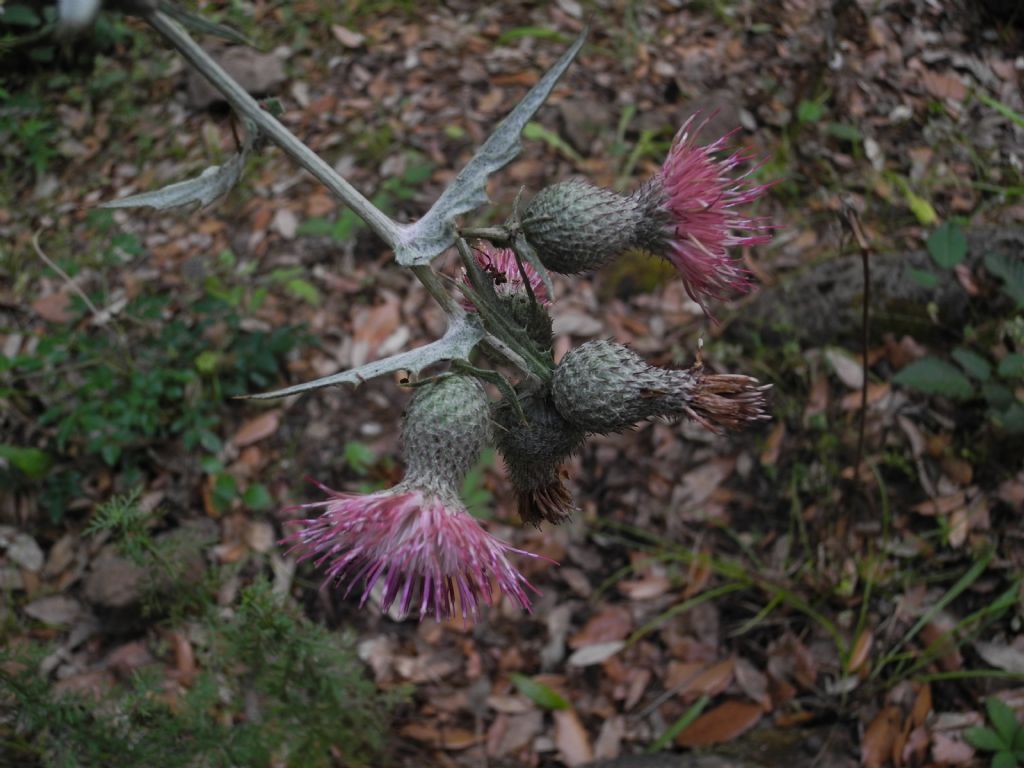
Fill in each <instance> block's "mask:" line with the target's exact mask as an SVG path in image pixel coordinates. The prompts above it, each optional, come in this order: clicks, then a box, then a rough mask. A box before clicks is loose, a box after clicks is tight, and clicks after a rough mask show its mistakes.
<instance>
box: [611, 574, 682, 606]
mask: <svg viewBox="0 0 1024 768" xmlns="http://www.w3.org/2000/svg"><path fill="white" fill-rule="evenodd" d="M670 586H672V582H671V581H669V579H668V577H666V576H663V575H661V574H650V575H649V576H645V577H644V578H642V579H633V580H627V581H620V582H619V583H618V590H619V592H621V593H622V594H624V595H625V596H626V597H628V598H629V599H630V600H650V599H652V598H655V597H661V596H662V595H663V594H665V593H666V592H668V588H669V587H670Z"/></svg>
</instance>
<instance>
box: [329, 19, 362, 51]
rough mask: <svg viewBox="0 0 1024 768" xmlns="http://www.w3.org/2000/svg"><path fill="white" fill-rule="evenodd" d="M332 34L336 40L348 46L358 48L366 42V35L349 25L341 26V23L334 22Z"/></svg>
mask: <svg viewBox="0 0 1024 768" xmlns="http://www.w3.org/2000/svg"><path fill="white" fill-rule="evenodd" d="M331 34H332V35H333V36H334V39H335V40H337V41H338V42H339V43H341V44H342V45H344V46H345V47H346V48H358V47H359V46H361V45H362V44H363V43H365V42H366V35H361V34H359V33H358V32H353V31H352V30H351V29H349V28H348V27H343V26H341V24H332V25H331Z"/></svg>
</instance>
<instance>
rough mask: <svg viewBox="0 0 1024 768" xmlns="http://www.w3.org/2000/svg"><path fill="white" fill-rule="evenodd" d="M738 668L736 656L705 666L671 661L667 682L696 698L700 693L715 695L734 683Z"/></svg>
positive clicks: (679, 692) (679, 691) (683, 694)
mask: <svg viewBox="0 0 1024 768" xmlns="http://www.w3.org/2000/svg"><path fill="white" fill-rule="evenodd" d="M735 670H736V657H735V656H730V657H729V658H727V659H723V660H722V661H719V662H718V663H717V664H712V665H711V666H710V667H703V668H702V665H701V664H679V663H678V662H671V663H670V664H669V666H668V675H667V678H666V681H665V684H666V686H667V687H668V688H670V689H673V690H676V693H677V694H678V695H680V696H684V697H687V698H696V697H697V696H700V695H705V694H706V695H708V696H715V695H717V694H719V693H721V692H722V691H724V690H725V689H726V688H728V687H729V685H730V684H731V683H732V680H733V675H734V672H735Z"/></svg>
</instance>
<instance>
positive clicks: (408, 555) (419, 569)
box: [285, 481, 538, 621]
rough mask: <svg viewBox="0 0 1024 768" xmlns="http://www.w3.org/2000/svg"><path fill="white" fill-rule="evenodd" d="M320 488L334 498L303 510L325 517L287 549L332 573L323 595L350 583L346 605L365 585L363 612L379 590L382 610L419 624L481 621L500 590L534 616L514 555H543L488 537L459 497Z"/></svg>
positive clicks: (406, 486)
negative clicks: (394, 609)
mask: <svg viewBox="0 0 1024 768" xmlns="http://www.w3.org/2000/svg"><path fill="white" fill-rule="evenodd" d="M317 485H318V486H319V487H320V488H321V489H322V490H323V491H324V492H325V493H327V494H329V496H330V498H328V499H326V500H324V501H318V502H313V503H311V504H303V505H300V506H299V507H298V508H299V509H310V508H323V509H324V510H325V511H324V513H323V514H322V515H320V516H319V517H316V518H312V519H308V520H303V521H301V522H302V524H303V527H302V528H301V529H299V530H298V531H296V532H294V533H292V534H291V535H289V536H288V537H287V538H286V539H285V542H287V543H290V544H292V549H291V550H290V551H297V552H298V553H299V562H302V561H304V560H312V561H313V562H314V563H315V564H316V565H317V566H326V573H327V579H326V581H325V582H324V586H325V587H326V586H327V585H328V584H330V583H331V582H334V583H336V584H338V585H341V584H343V583H344V582H346V581H347V582H348V588H347V589H346V591H345V596H346V597H347V596H348V594H349V593H350V592H351V591H352V588H353V587H354V586H355V585H356V583H358V582H362V583H363V596H362V599H361V600H360V603H359V604H360V606H362V605H363V604H364V603H365V602H366V600H367V599H368V597H369V596H370V593H371V591H372V590H373V588H374V587H375V586H376V584H377V583H378V582H380V583H382V584H383V594H382V595H381V608H382V610H384V611H387V610H389V609H390V608H391V606H392V605H397V606H398V609H399V610H400V611H401V612H402V613H403V614H408V613H409V612H410V611H417V612H418V613H419V617H420V620H421V621H422V620H423V618H424V617H425V616H428V615H432V616H433V617H434V618H435V619H437V620H438V621H440V620H441V619H443V618H447V617H450V616H455V615H461V616H462V618H463V620H465V619H468V618H472V619H473V620H474V621H475V620H476V619H477V618H478V615H479V605H480V603H481V602H482V603H484V604H485V605H493V604H494V602H493V598H494V591H493V590H494V585H495V584H496V585H497V587H498V589H499V590H500V592H503V593H504V594H506V595H508V596H509V597H510V598H511V599H512V600H513V601H514V602H515V603H517V604H518V605H519V606H520V607H522V608H523V609H525V610H527V611H529V610H530V599H529V597H528V596H527V593H526V589H530V590H533V591H534V592H536V591H537V590H536V589H535V588H534V587H533V585H531V584H530V583H529V582H528V581H527V580H526V578H525V577H524V576H523V575H522V574H521V573H520V572H519V571H518V570H516V568H514V567H513V566H512V564H511V563H510V562H509V560H508V553H510V552H514V553H516V554H520V555H526V556H528V557H538V555H534V554H533V553H530V552H526V551H524V550H521V549H516V548H514V547H512V546H511V545H509V544H507V543H506V542H504V541H502V540H500V539H498V538H496V537H495V536H492V535H491V534H489V533H487V532H486V531H485V530H484V529H483V528H482V527H481V526H480V524H479V523H478V522H477V521H476V520H475V519H474V518H473V517H472V516H471V515H470V514H469V513H468V512H467V511H466V509H465V507H464V506H463V505H462V503H461V502H460V501H459V500H458V498H457V497H456V496H454V494H448V493H445V492H444V491H439V490H437V489H429V488H421V487H417V485H416V484H415V483H412V482H409V481H406V482H403V483H400V484H399V485H397V486H395V487H394V488H391V489H389V490H386V491H379V492H377V493H372V494H369V495H361V494H354V493H341V492H338V491H334V490H331V489H330V488H327V487H326V486H323V485H321V484H319V483H317Z"/></svg>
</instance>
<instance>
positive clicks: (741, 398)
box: [551, 340, 769, 433]
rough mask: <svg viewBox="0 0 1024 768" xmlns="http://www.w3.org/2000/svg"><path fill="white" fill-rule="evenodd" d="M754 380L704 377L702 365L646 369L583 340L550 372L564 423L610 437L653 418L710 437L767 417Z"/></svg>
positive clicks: (607, 345)
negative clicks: (685, 423) (693, 425)
mask: <svg viewBox="0 0 1024 768" xmlns="http://www.w3.org/2000/svg"><path fill="white" fill-rule="evenodd" d="M767 389H768V387H767V386H761V385H760V383H759V382H758V381H757V379H755V378H752V377H750V376H740V375H734V374H715V373H706V372H705V371H704V368H703V366H702V365H699V364H698V365H696V366H694V367H693V368H689V369H687V370H669V369H666V368H658V367H656V366H653V365H648V364H647V363H646V362H644V361H643V360H642V359H641V358H640V357H639V355H637V354H636V353H635V352H633V351H632V350H630V349H628V348H626V347H624V346H622V345H621V344H616V343H614V342H612V341H605V340H597V341H588V342H587V343H586V344H582V345H580V346H579V347H577V348H576V349H573V350H571V351H570V352H568V353H566V355H565V357H563V358H562V360H561V362H560V363H559V364H558V367H557V368H555V372H554V377H553V378H552V381H551V395H552V399H553V400H554V403H555V407H556V408H558V412H559V413H560V414H561V415H562V416H563V417H564V418H565V420H566V421H568V422H570V423H571V424H573V425H575V426H576V427H578V428H580V429H583V430H585V431H587V432H596V433H609V432H621V431H622V430H624V429H628V428H629V427H631V426H633V425H634V424H637V423H638V422H641V421H644V420H645V419H651V418H655V417H658V416H669V417H674V416H689V417H690V418H691V419H693V420H694V421H696V422H698V423H699V424H701V425H703V426H704V427H706V428H708V429H710V430H711V431H713V432H721V431H722V430H723V429H725V428H728V429H739V428H741V427H744V426H746V425H747V424H749V423H751V422H755V421H761V420H764V419H767V418H769V417H768V415H767V412H766V411H765V396H764V393H765V390H767Z"/></svg>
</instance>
